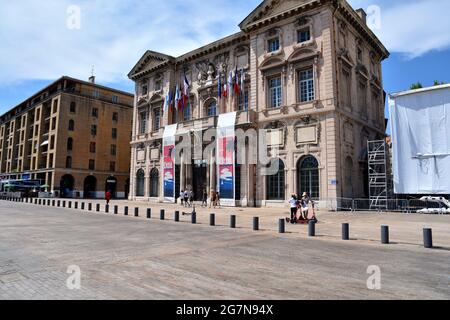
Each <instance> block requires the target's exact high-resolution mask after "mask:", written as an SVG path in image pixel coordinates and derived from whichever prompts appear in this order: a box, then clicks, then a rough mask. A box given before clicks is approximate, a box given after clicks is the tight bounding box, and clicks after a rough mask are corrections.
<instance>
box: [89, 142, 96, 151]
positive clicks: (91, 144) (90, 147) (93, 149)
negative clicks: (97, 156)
mask: <svg viewBox="0 0 450 320" xmlns="http://www.w3.org/2000/svg"><path fill="white" fill-rule="evenodd" d="M96 147H97V146H96V144H95V142H91V143H90V145H89V151H90V152H91V153H95V151H96V149H97V148H96Z"/></svg>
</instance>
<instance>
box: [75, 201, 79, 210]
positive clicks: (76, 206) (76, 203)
mask: <svg viewBox="0 0 450 320" xmlns="http://www.w3.org/2000/svg"><path fill="white" fill-rule="evenodd" d="M74 206H75V208H74V209H75V210H76V209H78V201H75V204H74Z"/></svg>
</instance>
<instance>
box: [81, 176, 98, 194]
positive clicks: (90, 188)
mask: <svg viewBox="0 0 450 320" xmlns="http://www.w3.org/2000/svg"><path fill="white" fill-rule="evenodd" d="M83 191H84V198H86V199H89V198H95V192H96V191H97V178H96V177H94V176H87V177H86V179H84V189H83Z"/></svg>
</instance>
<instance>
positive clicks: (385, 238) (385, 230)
mask: <svg viewBox="0 0 450 320" xmlns="http://www.w3.org/2000/svg"><path fill="white" fill-rule="evenodd" d="M381 243H382V244H389V226H381Z"/></svg>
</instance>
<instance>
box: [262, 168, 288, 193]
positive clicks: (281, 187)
mask: <svg viewBox="0 0 450 320" xmlns="http://www.w3.org/2000/svg"><path fill="white" fill-rule="evenodd" d="M284 168H285V166H284V162H283V161H282V160H281V159H278V171H277V173H275V174H273V175H270V176H267V178H266V199H267V200H285V198H286V194H285V190H286V185H285V173H284Z"/></svg>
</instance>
